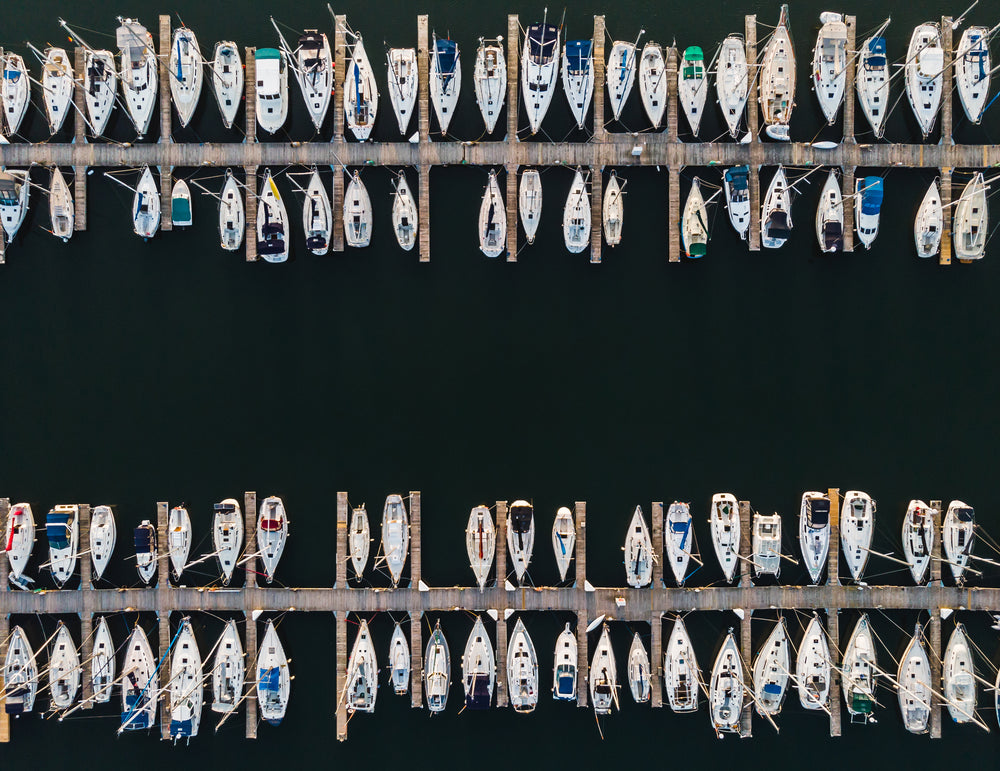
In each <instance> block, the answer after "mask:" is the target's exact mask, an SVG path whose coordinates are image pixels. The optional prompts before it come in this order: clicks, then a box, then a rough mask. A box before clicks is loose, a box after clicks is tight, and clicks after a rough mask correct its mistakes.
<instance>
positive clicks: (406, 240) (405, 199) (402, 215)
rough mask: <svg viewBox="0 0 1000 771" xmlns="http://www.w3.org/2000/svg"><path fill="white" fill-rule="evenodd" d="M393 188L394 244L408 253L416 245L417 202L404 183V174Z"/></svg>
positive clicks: (397, 178)
mask: <svg viewBox="0 0 1000 771" xmlns="http://www.w3.org/2000/svg"><path fill="white" fill-rule="evenodd" d="M393 186H394V188H395V193H393V196H392V230H393V232H394V233H395V234H396V243H398V244H399V247H400V248H401V249H403V250H404V251H407V252H408V251H410V250H411V249H413V246H414V244H416V243H417V227H418V224H417V222H418V218H417V202H416V201H414V200H413V193H411V192H410V186H409V185H408V184H407V183H406V174H405V172H400V173H399V175H398V176H397V177H396V180H395V182H393Z"/></svg>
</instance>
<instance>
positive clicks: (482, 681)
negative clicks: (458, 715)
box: [465, 675, 492, 709]
mask: <svg viewBox="0 0 1000 771" xmlns="http://www.w3.org/2000/svg"><path fill="white" fill-rule="evenodd" d="M491 699H492V697H491V696H490V678H489V677H488V676H487V675H476V676H475V678H474V679H473V681H472V688H471V689H470V690H469V695H468V696H467V697H466V699H465V706H467V707H468V708H469V709H489V708H490V701H491Z"/></svg>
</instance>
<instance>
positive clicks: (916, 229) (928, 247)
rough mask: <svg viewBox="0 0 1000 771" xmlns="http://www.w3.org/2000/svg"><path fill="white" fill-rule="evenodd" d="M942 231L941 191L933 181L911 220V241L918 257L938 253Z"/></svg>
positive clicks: (935, 181)
mask: <svg viewBox="0 0 1000 771" xmlns="http://www.w3.org/2000/svg"><path fill="white" fill-rule="evenodd" d="M943 229H944V208H943V207H942V205H941V191H940V189H939V188H938V183H937V180H936V179H935V180H934V181H933V182H931V185H930V187H928V188H927V192H926V193H924V199H923V201H921V203H920V208H919V209H917V216H916V217H915V218H914V220H913V240H914V241H915V242H916V245H917V256H918V257H933V256H935V255H936V254H937V253H938V251H940V249H941V233H942V231H943Z"/></svg>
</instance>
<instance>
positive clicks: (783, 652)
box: [753, 618, 792, 716]
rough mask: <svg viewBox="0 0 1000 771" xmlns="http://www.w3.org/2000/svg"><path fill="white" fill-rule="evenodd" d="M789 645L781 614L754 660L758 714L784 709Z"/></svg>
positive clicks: (774, 713)
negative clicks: (782, 707) (782, 706)
mask: <svg viewBox="0 0 1000 771" xmlns="http://www.w3.org/2000/svg"><path fill="white" fill-rule="evenodd" d="M790 647H791V645H790V644H789V642H788V632H787V630H786V629H785V619H784V618H779V619H778V621H777V623H776V624H775V625H774V628H773V629H771V633H770V634H769V635H768V636H767V640H766V641H765V642H764V646H763V647H762V648H761V649H760V652H759V653H758V654H757V658H756V660H755V661H754V664H753V690H754V697H755V698H754V705H755V706H756V708H757V713H758V714H759V715H771V716H774V715H777V714H778V713H779V712H781V705H782V704H783V703H784V701H785V694H786V693H788V676H789V674H790V673H791V669H792V662H791V655H790V653H789V648H790Z"/></svg>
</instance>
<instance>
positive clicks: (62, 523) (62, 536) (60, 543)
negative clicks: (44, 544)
mask: <svg viewBox="0 0 1000 771" xmlns="http://www.w3.org/2000/svg"><path fill="white" fill-rule="evenodd" d="M69 528H70V526H69V514H65V513H63V512H49V514H48V515H47V516H46V517H45V535H46V536H48V539H49V546H51V547H52V548H53V549H66V548H68V547H69Z"/></svg>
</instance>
